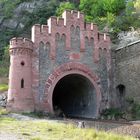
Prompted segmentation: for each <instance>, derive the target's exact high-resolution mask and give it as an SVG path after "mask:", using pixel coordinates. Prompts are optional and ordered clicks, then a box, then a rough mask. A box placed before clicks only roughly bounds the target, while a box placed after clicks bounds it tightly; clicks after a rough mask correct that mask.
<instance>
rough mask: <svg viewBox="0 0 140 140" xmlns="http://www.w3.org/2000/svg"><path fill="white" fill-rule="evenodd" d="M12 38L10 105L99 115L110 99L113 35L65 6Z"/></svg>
mask: <svg viewBox="0 0 140 140" xmlns="http://www.w3.org/2000/svg"><path fill="white" fill-rule="evenodd" d="M31 36H32V37H31V40H30V39H26V38H13V39H11V41H10V63H11V65H10V72H9V90H8V104H7V108H8V109H10V110H12V111H21V112H32V111H43V112H47V113H52V114H54V115H57V116H67V117H83V118H97V117H98V116H99V115H100V112H101V110H102V109H105V108H106V107H107V105H108V104H109V94H110V93H109V92H110V86H111V84H110V83H111V82H110V77H111V76H110V74H111V56H110V37H109V36H108V35H107V34H106V33H100V32H99V31H98V27H97V25H96V24H93V23H86V22H85V21H84V14H83V13H80V12H78V11H65V12H64V13H63V14H62V18H57V17H50V18H49V19H48V22H47V25H39V24H36V25H34V26H33V27H32V35H31Z"/></svg>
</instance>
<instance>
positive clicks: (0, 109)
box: [0, 107, 9, 116]
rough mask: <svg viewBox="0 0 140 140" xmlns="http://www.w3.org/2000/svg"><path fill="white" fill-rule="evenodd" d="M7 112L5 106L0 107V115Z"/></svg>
mask: <svg viewBox="0 0 140 140" xmlns="http://www.w3.org/2000/svg"><path fill="white" fill-rule="evenodd" d="M8 113H9V112H8V111H7V110H6V109H5V108H1V107H0V116H1V115H7V114H8Z"/></svg>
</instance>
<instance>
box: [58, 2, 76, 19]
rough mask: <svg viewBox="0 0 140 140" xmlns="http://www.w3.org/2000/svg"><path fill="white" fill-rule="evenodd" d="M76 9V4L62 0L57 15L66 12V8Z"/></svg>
mask: <svg viewBox="0 0 140 140" xmlns="http://www.w3.org/2000/svg"><path fill="white" fill-rule="evenodd" d="M66 9H67V10H74V9H76V8H75V5H74V4H73V3H70V2H61V3H60V5H59V7H58V8H57V9H56V15H57V16H61V15H62V13H63V12H64V10H66Z"/></svg>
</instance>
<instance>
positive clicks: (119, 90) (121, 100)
mask: <svg viewBox="0 0 140 140" xmlns="http://www.w3.org/2000/svg"><path fill="white" fill-rule="evenodd" d="M116 90H117V97H118V100H119V104H120V108H121V109H122V110H123V109H124V108H125V86H124V85H122V84H120V85H118V86H117V87H116Z"/></svg>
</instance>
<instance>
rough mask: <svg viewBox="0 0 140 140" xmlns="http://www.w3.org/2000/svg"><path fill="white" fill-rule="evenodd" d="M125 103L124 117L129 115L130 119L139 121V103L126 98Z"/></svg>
mask: <svg viewBox="0 0 140 140" xmlns="http://www.w3.org/2000/svg"><path fill="white" fill-rule="evenodd" d="M126 102H127V104H128V106H129V107H128V108H127V109H126V115H127V114H130V119H134V120H139V119H140V103H139V102H136V101H134V99H133V98H131V97H130V98H127V99H126Z"/></svg>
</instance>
